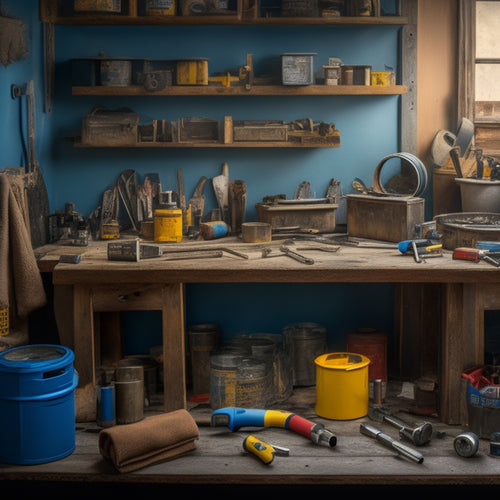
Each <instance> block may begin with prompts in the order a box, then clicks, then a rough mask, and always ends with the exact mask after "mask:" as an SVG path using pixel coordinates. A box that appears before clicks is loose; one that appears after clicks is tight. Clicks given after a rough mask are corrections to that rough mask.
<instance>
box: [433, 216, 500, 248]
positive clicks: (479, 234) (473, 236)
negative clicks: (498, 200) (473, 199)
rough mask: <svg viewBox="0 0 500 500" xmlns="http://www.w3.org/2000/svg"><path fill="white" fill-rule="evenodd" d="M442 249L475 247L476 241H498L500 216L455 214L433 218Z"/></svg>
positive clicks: (499, 237)
mask: <svg viewBox="0 0 500 500" xmlns="http://www.w3.org/2000/svg"><path fill="white" fill-rule="evenodd" d="M434 220H435V221H436V230H437V232H438V233H439V234H440V235H441V242H442V244H443V248H444V249H446V250H455V248H457V247H475V246H476V243H477V242H478V241H500V214H499V213H488V212H457V213H450V214H441V215H436V216H435V217H434Z"/></svg>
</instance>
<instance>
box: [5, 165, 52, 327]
mask: <svg viewBox="0 0 500 500" xmlns="http://www.w3.org/2000/svg"><path fill="white" fill-rule="evenodd" d="M0 269H1V270H2V271H1V272H0V309H3V308H6V307H9V308H10V314H11V318H14V320H17V319H18V318H21V319H25V318H27V317H28V315H29V314H31V313H32V312H33V311H35V310H36V309H39V308H40V307H43V306H44V305H45V304H46V303H47V296H46V294H45V289H44V287H43V281H42V276H41V274H40V271H39V269H38V263H37V261H36V257H35V253H34V251H33V248H32V246H31V240H30V235H29V232H28V228H27V227H26V223H25V220H24V217H23V215H22V212H21V209H20V207H19V205H18V203H17V200H16V198H15V196H14V192H13V191H12V189H11V186H10V182H9V179H8V177H7V174H4V173H0ZM14 322H15V321H13V320H12V323H14Z"/></svg>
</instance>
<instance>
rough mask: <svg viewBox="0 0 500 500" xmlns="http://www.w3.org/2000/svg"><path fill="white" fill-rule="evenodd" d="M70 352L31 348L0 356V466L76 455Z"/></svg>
mask: <svg viewBox="0 0 500 500" xmlns="http://www.w3.org/2000/svg"><path fill="white" fill-rule="evenodd" d="M74 357H75V356H74V354H73V352H72V351H71V350H70V349H68V348H66V347H63V346H60V345H50V344H40V345H38V344H31V345H25V346H20V347H12V348H10V349H7V350H5V351H2V352H1V353H0V414H1V415H2V418H1V420H2V425H1V426H0V442H1V443H2V444H1V446H0V462H4V463H8V464H20V465H32V464H41V463H46V462H53V461H55V460H59V459H61V458H64V457H66V456H68V455H70V454H71V453H73V451H74V450H75V445H76V443H75V397H74V393H75V388H76V386H77V385H78V374H77V372H76V370H74V369H73V361H74Z"/></svg>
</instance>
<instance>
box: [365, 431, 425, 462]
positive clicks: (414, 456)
mask: <svg viewBox="0 0 500 500" xmlns="http://www.w3.org/2000/svg"><path fill="white" fill-rule="evenodd" d="M359 430H360V432H361V434H364V435H365V436H368V437H371V438H374V439H376V440H377V441H378V442H379V443H381V444H383V445H384V446H386V447H387V448H392V449H393V450H395V451H397V452H398V453H399V454H400V455H403V456H404V457H406V458H408V459H410V460H413V461H414V462H417V463H419V464H421V463H422V462H423V461H424V457H423V455H422V454H421V453H419V452H418V451H417V450H414V449H413V448H410V447H409V446H406V445H405V444H403V443H400V442H399V441H396V440H395V439H393V438H392V437H391V436H389V435H388V434H384V433H383V432H382V431H379V430H378V429H376V428H375V427H372V426H371V425H367V424H360V426H359Z"/></svg>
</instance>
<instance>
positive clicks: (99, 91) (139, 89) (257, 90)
mask: <svg viewBox="0 0 500 500" xmlns="http://www.w3.org/2000/svg"><path fill="white" fill-rule="evenodd" d="M406 92H408V87H407V86H406V85H390V86H380V85H300V86H291V85H288V86H287V85H252V88H250V89H248V90H247V89H246V88H245V86H244V85H232V86H231V87H225V86H222V85H221V86H218V85H203V86H202V85H185V86H181V85H172V86H167V87H165V88H163V89H161V90H157V91H154V92H151V91H148V90H146V89H145V88H144V86H143V85H131V86H127V87H113V86H104V85H101V86H94V87H85V86H74V87H72V94H73V95H79V96H97V95H100V96H141V95H154V96H165V95H172V96H202V95H203V96H224V95H225V96H233V95H234V96H256V95H259V96H264V95H276V96H295V95H310V96H313V95H317V96H335V95H397V94H405V93H406Z"/></svg>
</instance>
